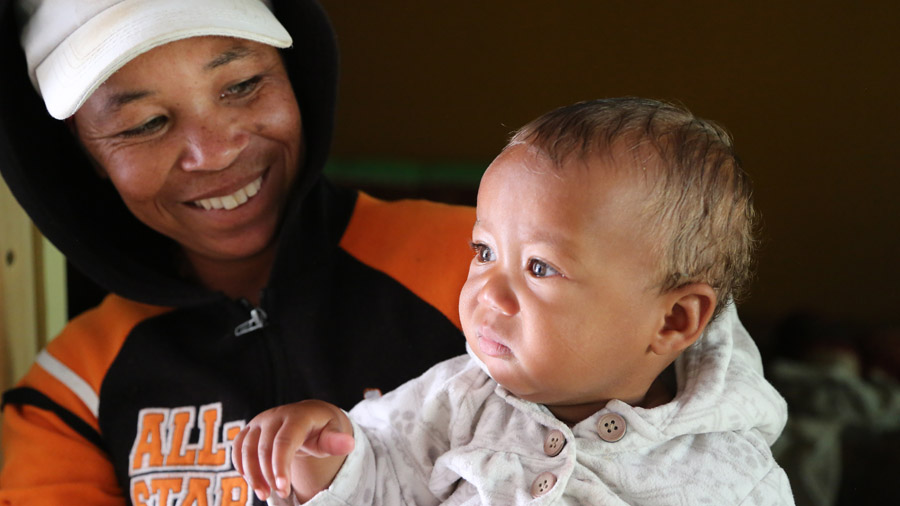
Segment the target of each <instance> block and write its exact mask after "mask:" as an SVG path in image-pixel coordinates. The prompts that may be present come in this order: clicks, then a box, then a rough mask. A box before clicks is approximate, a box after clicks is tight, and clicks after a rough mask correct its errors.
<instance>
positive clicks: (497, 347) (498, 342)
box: [477, 325, 512, 358]
mask: <svg viewBox="0 0 900 506" xmlns="http://www.w3.org/2000/svg"><path fill="white" fill-rule="evenodd" d="M477 336H478V348H479V349H480V350H481V352H482V353H484V354H485V355H487V356H489V357H496V358H502V357H508V356H511V355H512V350H511V349H510V348H509V346H507V345H506V343H505V342H504V340H503V338H502V337H500V336H498V335H497V333H496V332H494V331H493V330H492V329H491V328H490V327H488V326H486V325H483V326H481V328H479V329H478V332H477Z"/></svg>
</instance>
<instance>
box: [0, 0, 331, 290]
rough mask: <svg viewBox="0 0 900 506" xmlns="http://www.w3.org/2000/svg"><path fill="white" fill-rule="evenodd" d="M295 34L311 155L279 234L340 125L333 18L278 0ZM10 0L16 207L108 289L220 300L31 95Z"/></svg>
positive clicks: (6, 162) (8, 124) (9, 171)
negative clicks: (187, 273) (187, 272)
mask: <svg viewBox="0 0 900 506" xmlns="http://www.w3.org/2000/svg"><path fill="white" fill-rule="evenodd" d="M271 3H272V10H273V12H274V13H275V15H276V17H277V18H278V19H279V21H280V22H281V24H282V25H283V26H284V28H286V29H287V31H288V33H290V35H291V37H292V38H293V47H291V48H288V49H285V50H283V51H282V54H283V56H284V60H285V66H286V67H287V70H288V73H289V74H290V76H291V78H292V82H293V87H294V93H295V95H296V97H297V101H298V102H299V104H300V111H301V115H302V119H303V135H304V142H305V144H306V154H305V160H303V161H302V162H301V164H302V165H301V167H300V168H299V177H298V178H297V182H296V184H295V186H294V188H293V190H292V198H291V200H290V202H289V203H288V206H287V209H286V211H285V213H286V214H285V216H284V220H283V225H282V230H284V229H290V226H289V225H290V223H288V222H291V221H292V220H298V219H301V216H300V215H301V213H302V209H303V205H302V204H303V201H304V200H305V199H307V198H308V196H309V193H310V192H311V191H312V189H313V188H314V187H316V184H317V183H318V182H319V180H320V179H321V177H322V169H323V167H324V165H325V161H326V159H327V157H328V151H329V149H330V146H331V139H332V132H333V126H334V108H335V100H336V94H337V77H338V54H337V45H336V42H335V37H334V33H333V30H332V27H331V24H330V22H329V20H328V18H327V16H326V14H325V12H324V11H323V10H322V8H321V7H320V5H319V4H318V3H317V2H316V1H313V0H273V1H272V2H271ZM14 10H15V7H14V2H13V1H12V0H0V62H2V67H3V68H4V69H6V70H5V72H4V78H3V79H0V173H2V175H3V179H4V180H5V181H6V183H7V184H8V185H9V187H10V189H11V190H12V193H13V195H14V196H15V197H16V199H17V200H18V202H19V204H20V205H21V206H22V207H23V208H24V209H25V211H26V212H27V213H28V215H29V216H30V217H31V219H32V220H33V221H34V223H35V224H36V225H37V227H38V228H39V229H40V230H41V232H42V233H43V234H44V235H45V236H46V237H47V238H48V239H49V240H50V241H51V242H52V243H53V244H54V245H55V246H56V247H57V248H58V249H59V250H60V251H61V252H62V253H63V254H64V255H65V256H66V257H67V258H68V260H69V261H70V262H71V263H72V264H73V265H74V266H75V267H77V268H78V269H79V270H80V271H82V272H83V273H85V274H86V275H87V276H89V277H90V278H91V279H93V280H94V281H95V282H96V283H97V284H99V285H100V286H101V287H103V288H104V289H106V290H108V291H110V292H113V293H116V294H118V295H121V296H123V297H126V298H129V299H132V300H136V301H139V302H144V303H148V304H154V305H162V306H182V305H189V304H196V303H202V302H205V301H210V300H214V299H217V298H220V297H222V296H223V295H222V294H221V293H217V292H212V291H210V290H207V289H205V288H203V287H201V286H199V285H197V284H196V283H193V282H191V281H190V280H187V279H185V278H184V277H183V276H181V275H180V274H179V271H180V269H179V260H178V256H177V254H176V252H177V251H178V246H177V244H176V243H175V242H173V241H172V240H170V239H168V238H167V237H165V236H163V235H161V234H159V233H157V232H155V231H153V230H152V229H150V228H149V227H147V226H145V225H144V224H143V223H141V222H140V221H138V220H137V219H136V218H135V217H134V216H133V215H132V214H131V212H130V211H128V209H127V208H126V207H125V205H124V203H123V202H122V200H121V198H119V195H118V193H117V192H116V190H115V188H113V186H112V184H111V183H110V182H109V181H108V180H105V179H101V178H100V177H98V176H97V175H96V172H95V170H94V168H93V167H92V165H91V162H90V160H89V159H88V157H87V156H86V155H85V153H84V152H83V150H82V148H81V147H80V146H79V144H78V142H77V141H76V139H75V138H74V136H73V135H72V134H71V133H70V131H69V129H68V127H67V125H66V124H65V123H64V122H62V121H59V120H56V119H53V118H52V117H51V116H50V114H49V113H48V112H47V109H46V107H45V104H44V102H43V100H42V99H41V97H40V96H38V94H37V93H36V92H35V91H34V88H33V86H32V83H31V81H30V79H29V75H28V67H27V64H26V58H25V53H24V52H23V50H22V48H21V46H20V43H19V28H18V26H17V23H16V19H15V18H16V16H15V12H14Z"/></svg>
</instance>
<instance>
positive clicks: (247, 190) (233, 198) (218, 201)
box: [194, 176, 263, 211]
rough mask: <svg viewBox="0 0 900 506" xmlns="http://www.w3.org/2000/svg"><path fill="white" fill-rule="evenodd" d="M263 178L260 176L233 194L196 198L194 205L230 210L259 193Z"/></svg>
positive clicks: (210, 208)
mask: <svg viewBox="0 0 900 506" xmlns="http://www.w3.org/2000/svg"><path fill="white" fill-rule="evenodd" d="M262 179H263V178H262V176H260V177H259V178H257V179H256V180H255V181H253V182H252V183H250V184H248V185H247V186H245V187H243V188H241V189H240V190H238V191H236V192H234V193H232V194H231V195H225V196H222V197H212V198H208V199H201V200H195V201H194V205H195V206H197V207H202V208H203V209H206V210H207V211H210V210H212V209H225V210H228V211H230V210H232V209H234V208H236V207H238V206H240V205H242V204H244V203H245V202H247V201H248V200H250V198H252V197H253V196H254V195H256V194H257V193H259V189H260V187H262Z"/></svg>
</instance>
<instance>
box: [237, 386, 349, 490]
mask: <svg viewBox="0 0 900 506" xmlns="http://www.w3.org/2000/svg"><path fill="white" fill-rule="evenodd" d="M353 444H354V442H353V426H352V425H351V424H350V419H349V418H347V415H346V414H344V412H343V411H341V410H340V408H338V407H337V406H334V405H332V404H329V403H327V402H323V401H315V400H309V401H302V402H297V403H294V404H287V405H285V406H279V407H277V408H272V409H269V410H267V411H264V412H262V413H260V414H259V415H257V416H256V417H255V418H253V420H250V423H249V424H247V426H246V427H244V429H243V430H242V431H241V432H240V433H239V434H238V436H237V437H236V438H235V439H234V449H233V451H232V452H231V456H232V460H233V461H234V467H235V469H237V470H238V472H240V473H241V474H242V475H243V476H244V479H246V480H247V483H249V484H250V487H251V488H253V491H254V492H255V493H256V496H257V497H259V499H260V500H261V501H265V500H266V499H267V498H268V497H269V495H270V494H271V493H272V492H273V491H275V492H277V493H278V495H279V496H281V497H283V498H287V497H288V495H289V494H290V492H291V487H292V486H293V490H294V493H295V494H296V496H297V499H299V500H300V502H306V501H308V500H309V499H310V498H312V497H313V496H314V495H316V494H317V493H319V492H320V491H322V490H324V489H326V488H328V486H329V485H331V482H332V481H333V480H334V476H335V475H336V474H337V472H338V470H340V468H341V465H343V463H344V459H345V458H346V457H347V454H348V453H350V452H351V451H352V450H353Z"/></svg>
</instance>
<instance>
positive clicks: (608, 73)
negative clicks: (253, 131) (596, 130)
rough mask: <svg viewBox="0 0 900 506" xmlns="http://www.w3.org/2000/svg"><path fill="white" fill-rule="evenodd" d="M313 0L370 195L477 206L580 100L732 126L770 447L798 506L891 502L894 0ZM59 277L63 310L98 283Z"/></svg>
mask: <svg viewBox="0 0 900 506" xmlns="http://www.w3.org/2000/svg"><path fill="white" fill-rule="evenodd" d="M322 3H323V5H324V7H325V9H326V10H327V11H328V12H329V14H330V16H331V18H332V21H333V23H334V26H335V30H336V31H337V34H338V43H339V46H340V50H341V84H340V92H339V102H338V111H337V127H336V132H335V138H334V149H333V157H332V161H331V162H330V164H329V166H328V168H327V173H328V174H329V175H330V177H331V178H332V179H333V180H335V181H337V182H338V183H340V184H345V185H349V186H353V187H360V188H363V189H365V190H366V191H368V192H369V193H371V194H372V195H374V196H377V197H382V198H387V199H395V198H430V199H436V200H442V201H446V202H453V203H462V204H474V203H475V193H476V190H477V185H478V180H479V178H480V176H481V173H482V172H483V171H484V169H485V168H486V167H487V165H488V164H489V163H490V162H491V160H492V159H493V157H494V156H495V155H496V154H497V153H498V151H499V150H500V149H501V148H502V147H503V145H504V144H505V142H506V139H507V137H508V135H509V133H510V132H512V131H513V130H514V129H516V128H517V127H519V126H521V125H522V124H524V123H526V122H527V121H529V120H531V119H533V118H535V117H536V116H538V115H540V114H542V113H544V112H546V111H548V110H550V109H552V108H555V107H558V106H562V105H567V104H571V103H574V102H577V101H581V100H588V99H594V98H601V97H612V96H625V95H637V96H644V97H649V98H656V99H662V100H668V101H675V102H679V103H681V104H683V105H685V106H686V107H688V108H689V109H691V110H692V111H693V112H694V113H695V114H697V115H698V116H701V117H704V118H708V119H712V120H716V121H717V122H719V123H721V124H723V125H724V126H726V127H727V128H728V129H729V130H730V131H731V132H732V133H733V135H734V138H735V143H736V147H737V151H738V153H739V154H740V156H741V158H742V160H743V163H744V167H745V169H746V170H747V171H748V172H749V173H750V175H751V177H752V179H753V181H754V184H755V188H756V203H757V207H758V209H759V211H760V212H761V214H762V217H763V229H762V247H761V250H760V254H759V260H758V268H757V276H756V279H755V282H754V283H753V285H752V287H751V293H750V296H749V298H748V299H747V300H746V301H745V302H744V303H743V304H742V305H741V306H740V308H739V311H740V314H741V317H742V320H743V321H744V323H745V325H746V326H747V328H748V330H750V332H751V335H753V336H754V338H755V339H756V341H757V343H758V344H759V347H760V350H761V352H762V357H763V360H764V365H765V367H766V373H767V376H768V377H769V378H770V379H771V380H772V382H773V383H774V384H775V385H776V386H777V387H778V388H779V389H780V390H781V392H782V393H783V395H784V396H785V397H786V398H787V400H788V403H789V406H790V421H789V423H788V426H787V428H786V429H785V432H784V435H783V436H782V438H781V440H779V442H778V443H777V444H776V446H775V448H774V451H775V453H776V456H777V458H778V460H779V462H780V463H781V464H782V466H783V467H785V468H786V469H787V470H788V473H789V475H790V478H791V481H792V486H793V488H794V492H795V495H796V500H797V504H800V505H834V504H847V505H851V504H852V505H861V504H886V503H894V502H896V497H897V492H896V488H895V487H894V481H893V480H894V476H895V475H896V474H897V473H898V472H900V456H898V455H900V387H898V384H900V312H898V303H900V297H898V291H900V289H898V287H900V268H898V265H897V263H898V259H900V223H898V222H900V198H898V196H897V189H898V187H900V170H898V169H900V166H898V165H900V163H898V162H900V126H898V118H900V98H898V96H897V93H898V91H900V71H898V55H900V35H898V32H897V27H898V25H900V3H898V2H893V1H872V2H857V3H851V2H837V1H830V0H829V1H820V2H771V1H756V2H722V1H709V0H697V1H689V2H625V1H606V0H571V1H559V2H550V1H546V0H544V1H539V0H517V1H511V0H492V1H481V2H471V1H465V0H462V1H456V2H403V1H399V0H380V1H375V2H351V1H348V0H322ZM6 263H7V264H11V263H12V259H11V258H9V255H8V254H7V258H6ZM67 279H68V294H69V297H68V313H69V314H75V313H78V312H80V311H81V310H83V309H85V308H86V307H89V306H92V305H94V304H95V303H96V302H97V300H98V298H99V297H100V296H102V293H99V292H98V291H97V290H96V289H95V288H93V286H92V285H91V284H90V283H88V282H86V281H85V280H84V279H83V278H81V277H80V276H79V275H78V273H77V272H74V271H72V270H71V269H70V270H69V272H68V278H67ZM26 363H27V362H26Z"/></svg>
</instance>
